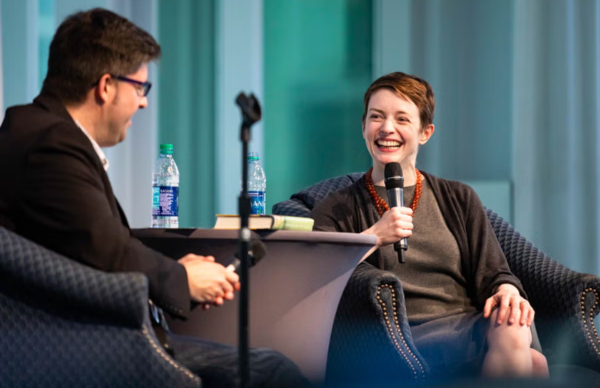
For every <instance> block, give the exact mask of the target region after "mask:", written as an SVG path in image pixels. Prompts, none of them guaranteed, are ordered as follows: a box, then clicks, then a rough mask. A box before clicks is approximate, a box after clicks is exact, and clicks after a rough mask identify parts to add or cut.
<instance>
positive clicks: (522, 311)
mask: <svg viewBox="0 0 600 388" xmlns="http://www.w3.org/2000/svg"><path fill="white" fill-rule="evenodd" d="M495 307H498V308H499V311H498V319H497V321H496V322H497V323H498V325H501V324H502V323H503V322H506V321H508V323H509V324H514V323H516V322H519V323H520V324H521V326H523V325H525V324H527V326H531V324H532V323H533V317H534V316H535V311H533V308H532V307H531V305H530V304H529V302H528V301H527V300H526V299H524V298H523V297H522V296H521V295H520V294H519V290H517V287H515V286H513V285H512V284H502V285H500V286H499V287H498V290H497V291H496V294H494V295H493V296H491V297H489V298H488V299H487V300H486V301H485V306H484V307H483V316H484V318H489V317H490V315H491V314H492V311H493V309H494V308H495Z"/></svg>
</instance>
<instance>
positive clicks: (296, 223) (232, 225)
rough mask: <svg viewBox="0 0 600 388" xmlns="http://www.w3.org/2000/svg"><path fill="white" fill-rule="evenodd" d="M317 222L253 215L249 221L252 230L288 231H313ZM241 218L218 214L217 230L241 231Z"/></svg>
mask: <svg viewBox="0 0 600 388" xmlns="http://www.w3.org/2000/svg"><path fill="white" fill-rule="evenodd" d="M314 223H315V220H313V219H312V218H306V217H292V216H278V215H251V216H250V218H249V219H248V226H249V228H250V229H286V230H302V231H312V228H313V225H314ZM240 224H241V220H240V216H238V215H237V214H217V222H216V223H215V227H214V228H215V229H239V228H240Z"/></svg>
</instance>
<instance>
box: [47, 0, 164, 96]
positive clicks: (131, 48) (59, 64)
mask: <svg viewBox="0 0 600 388" xmlns="http://www.w3.org/2000/svg"><path fill="white" fill-rule="evenodd" d="M159 57H160V46H159V45H158V43H156V41H155V40H154V38H153V37H152V36H151V35H150V34H149V33H147V32H146V31H144V30H142V29H141V28H139V27H137V26H136V25H135V24H133V23H132V22H130V21H129V20H127V19H125V18H124V17H121V16H119V15H117V14H116V13H114V12H111V11H108V10H106V9H102V8H94V9H91V10H89V11H85V12H78V13H75V14H73V15H71V16H69V17H67V18H66V19H65V20H64V21H63V22H62V24H61V25H60V26H59V27H58V30H56V33H55V34H54V38H52V43H51V44H50V54H49V57H48V73H47V75H46V79H45V80H44V86H43V89H42V90H43V91H44V92H48V93H52V94H54V95H55V96H56V97H58V98H59V99H60V100H62V101H63V102H64V103H77V102H81V101H83V100H84V99H85V96H86V94H87V93H88V91H89V90H90V89H91V88H92V87H93V86H94V85H95V84H96V83H97V82H98V80H99V79H100V77H102V75H104V74H107V73H108V74H112V75H120V76H125V75H128V74H133V73H135V72H136V71H138V70H139V68H140V67H141V66H142V65H143V64H145V63H148V62H150V61H153V60H155V59H158V58H159Z"/></svg>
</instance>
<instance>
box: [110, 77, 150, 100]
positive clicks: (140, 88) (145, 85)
mask: <svg viewBox="0 0 600 388" xmlns="http://www.w3.org/2000/svg"><path fill="white" fill-rule="evenodd" d="M111 77H113V78H115V79H118V80H119V81H124V82H129V83H130V84H132V85H135V86H137V87H136V88H135V90H136V91H137V94H138V96H140V97H146V96H147V95H148V93H150V88H151V87H152V83H151V82H148V81H146V82H140V81H137V80H134V79H131V78H127V77H123V76H120V75H111Z"/></svg>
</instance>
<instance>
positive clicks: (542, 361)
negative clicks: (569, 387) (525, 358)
mask: <svg viewBox="0 0 600 388" xmlns="http://www.w3.org/2000/svg"><path fill="white" fill-rule="evenodd" d="M529 351H530V352H531V362H532V366H533V376H534V377H549V376H550V372H549V370H548V361H546V357H545V356H544V355H543V354H542V353H540V352H538V351H537V350H535V349H529Z"/></svg>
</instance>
